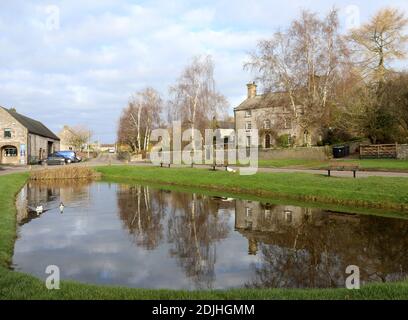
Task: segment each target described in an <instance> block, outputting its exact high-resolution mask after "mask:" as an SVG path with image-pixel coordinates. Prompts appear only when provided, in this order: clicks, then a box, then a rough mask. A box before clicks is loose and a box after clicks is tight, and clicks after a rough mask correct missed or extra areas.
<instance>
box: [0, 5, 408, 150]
mask: <svg viewBox="0 0 408 320" xmlns="http://www.w3.org/2000/svg"><path fill="white" fill-rule="evenodd" d="M333 6H335V7H337V8H338V9H339V10H340V19H341V23H342V25H343V28H344V29H346V27H347V21H350V20H348V19H349V18H350V8H352V12H355V11H353V8H357V9H358V12H359V16H358V17H359V19H360V21H361V22H364V21H366V20H367V19H368V18H369V16H371V15H372V14H373V13H374V12H375V11H377V10H378V9H380V8H382V7H384V6H393V7H398V8H400V9H402V10H405V11H406V12H407V13H408V1H406V0H388V1H383V0H377V1H368V0H365V1H341V0H337V1H328V0H324V1H323V0H313V1H311V0H309V1H308V0H303V1H300V0H299V1H298V0H286V1H274V0H269V1H267V0H261V1H256V0H254V1H248V0H246V1H242V0H235V1H232V0H231V1H227V0H218V1H191V0H190V1H184V0H182V1H158V0H156V1H130V0H128V1H125V0H80V1H77V0H66V1H52V0H48V1H41V0H40V1H22V0H15V1H7V2H6V1H3V2H2V4H1V11H0V30H1V32H0V48H1V50H0V61H1V63H0V105H2V106H4V107H15V108H17V111H19V112H20V113H23V114H26V115H28V116H31V117H34V118H36V119H38V120H40V121H43V122H44V123H45V124H46V125H48V126H49V127H50V128H51V129H52V130H54V131H56V132H58V131H59V130H60V129H61V128H62V126H63V125H64V124H68V125H76V124H85V125H88V126H89V127H90V128H91V129H92V131H93V132H94V140H96V139H97V140H100V141H101V142H113V141H114V140H115V136H116V127H117V120H118V117H119V115H120V112H121V110H122V108H123V107H124V106H126V104H127V101H128V99H129V96H130V95H131V94H132V93H134V92H136V91H138V90H140V89H142V88H144V87H145V86H153V87H155V88H157V89H158V90H159V91H161V92H162V93H163V95H164V97H166V95H167V91H168V87H169V85H171V84H172V83H173V82H174V80H175V79H176V78H177V76H178V75H179V73H180V71H181V70H182V68H183V67H184V66H185V65H186V64H187V63H188V62H189V61H190V59H191V57H192V56H193V55H197V54H211V55H212V56H213V58H214V61H215V64H216V70H215V77H216V82H217V85H218V88H219V90H220V91H221V92H222V93H223V94H224V95H225V96H226V97H227V98H228V101H229V103H230V110H232V108H233V107H235V106H236V105H237V104H238V103H239V102H240V101H241V100H243V99H244V98H245V95H246V88H245V84H246V83H247V82H248V81H251V80H252V76H251V74H249V73H248V72H247V71H245V70H243V68H242V65H243V63H244V62H245V61H246V60H247V54H248V52H249V51H251V50H252V49H253V48H254V47H255V45H256V42H257V41H258V40H260V39H263V38H266V37H268V36H270V35H271V34H272V33H273V32H274V31H276V30H277V29H278V28H282V27H285V26H287V25H288V23H289V22H290V21H291V20H292V19H293V18H295V17H296V16H297V14H298V13H299V10H301V9H310V10H312V11H316V12H319V13H321V14H324V13H325V12H327V11H328V10H329V9H330V8H331V7H333ZM350 6H352V7H350Z"/></svg>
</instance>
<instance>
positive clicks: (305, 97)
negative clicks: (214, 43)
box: [245, 9, 348, 128]
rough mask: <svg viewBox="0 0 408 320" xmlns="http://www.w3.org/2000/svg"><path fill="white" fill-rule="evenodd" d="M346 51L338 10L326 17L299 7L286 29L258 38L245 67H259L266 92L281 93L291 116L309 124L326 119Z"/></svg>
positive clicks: (258, 72) (301, 123) (256, 69)
mask: <svg viewBox="0 0 408 320" xmlns="http://www.w3.org/2000/svg"><path fill="white" fill-rule="evenodd" d="M347 56H348V51H347V48H346V45H345V41H344V39H343V37H342V36H341V35H340V33H339V21H338V13H337V10H336V9H333V10H331V11H330V12H329V13H328V15H327V16H326V17H325V18H324V19H320V18H319V17H318V16H317V15H316V14H315V13H311V12H308V11H302V13H301V15H300V17H299V18H298V19H296V20H294V21H293V22H292V24H291V26H290V27H289V28H288V29H286V30H283V31H278V32H276V33H275V34H274V35H273V37H272V38H271V39H269V40H262V41H260V42H259V43H258V48H257V50H256V51H255V52H253V53H252V55H251V59H250V62H249V63H247V64H246V65H245V67H247V68H249V69H251V70H254V71H256V72H257V74H258V76H257V80H258V81H260V82H261V84H262V85H263V87H264V89H265V91H266V92H267V93H268V92H269V93H277V92H279V94H281V95H284V96H285V98H286V100H287V101H286V102H285V103H287V104H286V105H287V107H288V109H289V110H290V112H291V113H292V114H293V118H294V120H295V121H297V122H298V123H299V125H301V126H302V127H304V128H307V127H308V126H310V125H314V124H316V123H322V121H323V122H327V121H328V120H329V118H330V112H329V111H330V105H331V104H332V103H333V93H334V89H335V85H336V81H337V80H338V78H339V77H340V71H341V68H342V65H343V63H344V62H345V61H346V60H347ZM269 96H270V95H269ZM265 97H268V95H265ZM265 103H268V101H265Z"/></svg>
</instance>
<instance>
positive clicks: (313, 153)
mask: <svg viewBox="0 0 408 320" xmlns="http://www.w3.org/2000/svg"><path fill="white" fill-rule="evenodd" d="M330 155H331V148H330V147H297V148H287V149H286V148H281V149H267V150H262V149H260V150H259V160H273V159H304V160H327V159H329V157H330Z"/></svg>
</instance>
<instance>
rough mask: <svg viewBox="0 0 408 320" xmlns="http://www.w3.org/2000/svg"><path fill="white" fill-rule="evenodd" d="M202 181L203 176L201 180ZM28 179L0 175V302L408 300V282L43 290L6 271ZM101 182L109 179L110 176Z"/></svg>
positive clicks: (144, 173)
mask: <svg viewBox="0 0 408 320" xmlns="http://www.w3.org/2000/svg"><path fill="white" fill-rule="evenodd" d="M159 170H160V171H159ZM99 171H101V172H104V173H106V175H109V176H110V177H113V176H115V177H122V178H123V177H124V176H126V177H127V178H131V179H134V180H135V181H136V180H140V179H141V178H145V179H147V178H154V177H156V182H159V181H158V180H165V179H169V178H172V179H176V180H175V181H173V183H184V184H186V183H187V181H195V182H196V183H198V182H199V183H201V184H206V183H210V182H212V183H215V182H216V183H220V184H221V185H222V183H227V182H226V180H229V179H227V178H230V177H231V176H227V174H226V173H225V172H213V173H212V174H208V172H205V171H202V170H196V171H194V169H192V170H191V169H179V170H176V169H158V168H135V167H115V168H113V167H109V168H108V167H106V168H99ZM205 177H207V178H206V179H205ZM27 178H28V175H27V174H12V175H6V176H0V299H408V282H398V283H387V284H370V285H367V286H364V287H362V288H361V289H360V290H347V289H233V290H213V291H208V290H207V291H176V290H146V289H129V288H121V287H107V286H96V285H87V284H81V283H77V282H72V281H63V282H62V283H61V289H60V290H47V289H46V288H45V284H44V283H43V282H42V281H40V280H39V279H37V278H35V277H32V276H30V275H26V274H23V273H18V272H14V271H12V270H10V269H9V266H10V262H11V258H12V255H13V247H14V241H15V238H16V209H15V206H14V201H15V195H16V194H17V193H18V191H19V190H20V189H21V187H22V186H23V185H24V183H25V182H26V180H27ZM105 178H108V176H106V177H105ZM266 178H271V177H269V176H268V177H266ZM281 178H282V179H287V177H284V176H280V179H281ZM309 178H310V176H299V177H296V178H295V179H305V180H307V179H309ZM234 179H235V178H234ZM253 179H256V181H259V180H262V176H257V177H255V178H253ZM203 180H205V181H203ZM233 181H236V180H233ZM377 182H379V181H377ZM190 183H191V182H190ZM373 183H374V181H373ZM398 183H401V182H398ZM265 185H267V184H262V186H265ZM253 186H254V187H257V188H259V187H261V186H257V185H253Z"/></svg>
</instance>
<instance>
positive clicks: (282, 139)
mask: <svg viewBox="0 0 408 320" xmlns="http://www.w3.org/2000/svg"><path fill="white" fill-rule="evenodd" d="M291 140H292V139H291V136H290V134H283V135H281V136H279V137H278V138H277V139H276V143H277V144H278V146H279V147H282V148H288V147H290V146H291V145H292V141H291Z"/></svg>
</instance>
